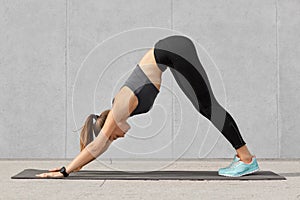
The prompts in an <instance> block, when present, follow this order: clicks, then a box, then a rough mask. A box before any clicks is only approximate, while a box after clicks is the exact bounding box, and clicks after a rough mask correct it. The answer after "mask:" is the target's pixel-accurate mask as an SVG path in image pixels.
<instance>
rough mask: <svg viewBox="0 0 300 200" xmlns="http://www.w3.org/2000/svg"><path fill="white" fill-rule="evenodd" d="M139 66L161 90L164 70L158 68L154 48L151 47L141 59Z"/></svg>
mask: <svg viewBox="0 0 300 200" xmlns="http://www.w3.org/2000/svg"><path fill="white" fill-rule="evenodd" d="M139 66H140V67H141V69H142V70H143V72H144V73H145V74H146V76H147V77H148V78H149V80H150V81H151V82H152V83H153V84H154V85H155V87H156V88H157V89H158V90H160V85H161V75H162V71H161V70H160V69H159V68H158V66H157V64H156V60H155V58H154V49H153V48H151V49H150V50H149V51H148V52H147V53H146V54H145V55H144V57H143V58H142V59H141V60H140V62H139Z"/></svg>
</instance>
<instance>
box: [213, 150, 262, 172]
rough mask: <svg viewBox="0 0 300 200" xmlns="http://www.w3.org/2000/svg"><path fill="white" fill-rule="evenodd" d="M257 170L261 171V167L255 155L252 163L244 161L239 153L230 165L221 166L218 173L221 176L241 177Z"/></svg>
mask: <svg viewBox="0 0 300 200" xmlns="http://www.w3.org/2000/svg"><path fill="white" fill-rule="evenodd" d="M257 171H259V167H258V163H257V160H256V156H255V155H254V156H253V157H252V161H251V163H244V162H243V161H241V159H240V158H239V157H238V156H237V155H234V157H233V161H232V162H231V163H230V165H229V166H227V167H225V168H220V169H219V171H218V174H219V175H221V176H230V177H239V176H244V175H246V174H252V173H254V172H257Z"/></svg>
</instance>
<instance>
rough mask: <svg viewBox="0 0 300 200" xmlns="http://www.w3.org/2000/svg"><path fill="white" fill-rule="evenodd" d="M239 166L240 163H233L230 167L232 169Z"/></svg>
mask: <svg viewBox="0 0 300 200" xmlns="http://www.w3.org/2000/svg"><path fill="white" fill-rule="evenodd" d="M238 164H239V161H237V162H233V163H232V164H231V165H230V168H234V167H235V166H237V165H238Z"/></svg>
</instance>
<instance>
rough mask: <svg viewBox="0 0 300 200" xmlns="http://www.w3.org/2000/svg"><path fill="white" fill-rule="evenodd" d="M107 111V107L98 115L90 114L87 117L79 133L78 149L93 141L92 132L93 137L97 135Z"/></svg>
mask: <svg viewBox="0 0 300 200" xmlns="http://www.w3.org/2000/svg"><path fill="white" fill-rule="evenodd" d="M109 112H110V110H109V109H108V110H105V111H103V112H102V113H101V114H100V115H99V116H98V115H95V114H90V115H89V116H88V117H87V119H86V120H85V123H84V125H83V127H82V130H81V133H80V151H82V150H83V149H84V148H85V147H86V146H87V145H88V144H89V143H90V142H92V141H93V133H94V135H95V137H97V136H98V134H99V133H100V130H101V128H102V127H103V125H104V123H105V120H106V118H107V115H108V113H109ZM94 119H95V120H96V122H95V123H93V121H94Z"/></svg>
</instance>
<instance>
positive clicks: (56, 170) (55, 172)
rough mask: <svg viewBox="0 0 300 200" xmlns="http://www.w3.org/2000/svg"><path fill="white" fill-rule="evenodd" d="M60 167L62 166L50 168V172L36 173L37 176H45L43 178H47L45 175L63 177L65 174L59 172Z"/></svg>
mask: <svg viewBox="0 0 300 200" xmlns="http://www.w3.org/2000/svg"><path fill="white" fill-rule="evenodd" d="M60 169H61V168H60V167H57V168H53V169H49V170H48V171H49V172H48V173H41V174H36V175H35V176H38V177H43V178H45V177H63V176H64V175H63V174H62V173H60V172H59V170H60Z"/></svg>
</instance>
